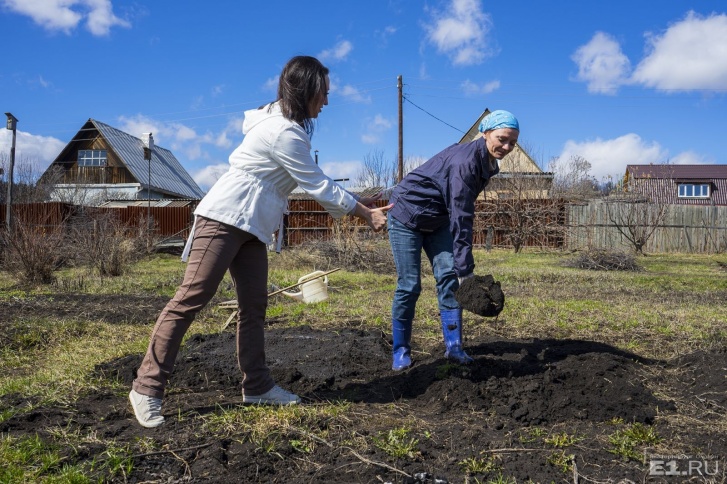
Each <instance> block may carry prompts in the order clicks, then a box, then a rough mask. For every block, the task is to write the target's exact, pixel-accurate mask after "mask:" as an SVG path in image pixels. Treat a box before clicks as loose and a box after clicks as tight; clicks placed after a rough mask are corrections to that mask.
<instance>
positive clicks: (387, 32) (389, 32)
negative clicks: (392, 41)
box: [374, 25, 397, 45]
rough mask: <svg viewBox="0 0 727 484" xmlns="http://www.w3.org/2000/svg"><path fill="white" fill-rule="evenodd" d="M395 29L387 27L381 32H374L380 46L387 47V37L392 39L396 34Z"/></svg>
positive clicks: (390, 26)
mask: <svg viewBox="0 0 727 484" xmlns="http://www.w3.org/2000/svg"><path fill="white" fill-rule="evenodd" d="M396 31H397V28H396V27H394V26H392V25H388V26H386V27H384V29H383V30H377V31H375V32H374V36H375V37H376V38H377V39H379V41H380V42H381V44H382V45H387V44H388V43H389V37H392V36H393V35H394V34H396Z"/></svg>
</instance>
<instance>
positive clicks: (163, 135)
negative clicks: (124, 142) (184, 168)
mask: <svg viewBox="0 0 727 484" xmlns="http://www.w3.org/2000/svg"><path fill="white" fill-rule="evenodd" d="M119 123H120V124H119V126H118V129H120V130H122V131H124V132H126V133H129V134H130V135H132V136H137V137H139V136H141V134H142V133H152V134H153V135H154V143H155V144H156V145H158V146H161V147H163V148H166V149H168V150H170V151H171V152H172V153H174V156H175V157H176V158H177V159H178V160H179V161H180V162H181V163H182V164H183V165H187V163H185V160H186V161H189V162H192V163H199V162H202V161H205V160H211V159H213V156H212V155H210V154H209V152H208V150H209V149H215V148H216V146H217V142H218V141H219V136H220V135H219V134H213V133H204V134H199V133H197V132H196V131H195V130H194V129H192V128H190V127H189V126H186V125H184V124H182V123H177V122H172V123H168V122H164V121H156V120H153V119H151V118H148V117H146V116H143V115H137V116H133V117H125V116H121V117H120V118H119Z"/></svg>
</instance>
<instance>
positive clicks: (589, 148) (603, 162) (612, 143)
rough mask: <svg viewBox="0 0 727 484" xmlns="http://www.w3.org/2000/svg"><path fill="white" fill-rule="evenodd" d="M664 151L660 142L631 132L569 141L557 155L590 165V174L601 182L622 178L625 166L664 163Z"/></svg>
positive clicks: (665, 153)
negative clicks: (649, 141)
mask: <svg viewBox="0 0 727 484" xmlns="http://www.w3.org/2000/svg"><path fill="white" fill-rule="evenodd" d="M667 154H668V153H667V151H666V150H665V149H663V148H662V147H661V146H660V145H659V143H656V142H652V143H648V142H646V141H644V140H642V139H641V137H640V136H639V135H637V134H634V133H629V134H625V135H623V136H619V137H618V138H614V139H607V140H603V139H601V138H596V139H595V140H589V141H583V142H577V141H573V140H568V141H567V142H566V143H565V146H564V147H563V151H562V152H561V154H560V159H561V160H564V161H567V160H568V159H570V157H572V156H576V155H577V156H582V157H583V158H585V159H586V160H588V162H589V163H590V164H591V172H590V175H591V176H593V177H595V178H596V180H598V181H601V180H604V179H605V178H607V177H609V176H611V177H614V178H621V177H622V176H623V174H624V173H625V172H626V165H630V164H631V165H633V164H638V165H644V164H649V163H663V162H665V161H667V159H668V158H667Z"/></svg>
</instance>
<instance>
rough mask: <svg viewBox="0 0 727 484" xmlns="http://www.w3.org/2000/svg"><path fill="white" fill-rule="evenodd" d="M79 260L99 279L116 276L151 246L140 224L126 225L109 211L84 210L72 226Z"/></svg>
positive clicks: (147, 234)
mask: <svg viewBox="0 0 727 484" xmlns="http://www.w3.org/2000/svg"><path fill="white" fill-rule="evenodd" d="M72 231H73V238H74V240H75V241H76V247H77V249H78V253H77V256H78V259H79V260H81V261H83V262H84V263H85V264H86V265H88V266H89V267H91V268H92V269H94V270H97V271H98V273H99V274H100V275H102V276H119V275H121V274H123V273H124V272H125V271H127V270H128V268H129V266H130V265H131V264H132V263H134V262H136V261H138V260H140V259H141V258H143V257H144V256H145V255H146V254H147V252H148V247H149V246H150V245H151V241H150V239H149V237H150V236H149V233H148V232H147V230H146V229H145V226H144V225H143V224H142V223H139V224H138V225H136V224H125V223H123V222H122V221H121V220H120V219H119V217H118V215H117V214H116V213H114V212H112V211H94V210H89V211H86V212H85V214H84V215H83V216H82V217H79V218H77V219H76V220H74V221H73V224H72Z"/></svg>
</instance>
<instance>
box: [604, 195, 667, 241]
mask: <svg viewBox="0 0 727 484" xmlns="http://www.w3.org/2000/svg"><path fill="white" fill-rule="evenodd" d="M618 195H619V196H613V197H611V198H610V199H609V201H608V203H607V204H606V208H607V211H608V219H609V221H610V222H611V223H612V224H613V226H614V227H615V228H616V230H618V232H619V233H620V234H621V235H622V236H623V237H624V239H625V240H626V241H628V243H629V244H630V245H631V246H632V247H633V249H634V251H635V252H636V253H637V254H643V253H644V247H646V244H647V243H648V242H649V239H650V238H651V236H652V235H654V232H656V230H657V229H658V228H659V227H660V226H661V224H662V223H663V222H664V219H665V218H666V216H667V215H668V213H669V205H668V204H666V203H663V202H653V201H650V200H648V199H646V198H643V197H641V196H638V195H636V196H633V195H631V194H618Z"/></svg>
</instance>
